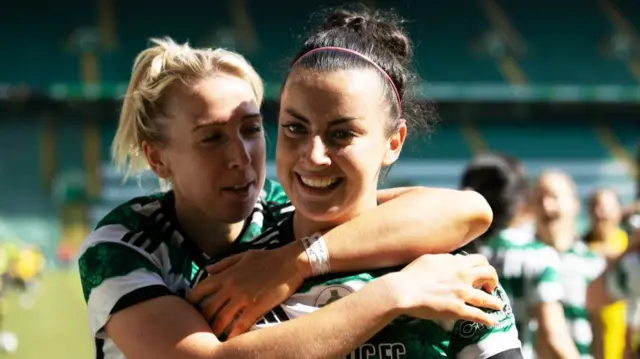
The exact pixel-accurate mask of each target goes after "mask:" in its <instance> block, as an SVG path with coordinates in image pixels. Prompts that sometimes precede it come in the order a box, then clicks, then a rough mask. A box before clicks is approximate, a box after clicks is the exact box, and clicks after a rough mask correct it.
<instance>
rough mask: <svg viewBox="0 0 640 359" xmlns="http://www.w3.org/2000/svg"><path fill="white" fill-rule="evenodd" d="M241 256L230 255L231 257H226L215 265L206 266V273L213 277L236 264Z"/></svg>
mask: <svg viewBox="0 0 640 359" xmlns="http://www.w3.org/2000/svg"><path fill="white" fill-rule="evenodd" d="M242 254H243V253H241V254H235V255H232V256H231V257H227V258H225V259H223V260H221V261H219V262H216V263H215V264H212V265H210V266H207V272H208V273H209V274H210V275H214V274H218V273H220V272H222V271H224V270H226V269H227V268H229V267H231V266H233V265H234V264H236V263H238V262H239V261H240V259H242Z"/></svg>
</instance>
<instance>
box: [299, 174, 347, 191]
mask: <svg viewBox="0 0 640 359" xmlns="http://www.w3.org/2000/svg"><path fill="white" fill-rule="evenodd" d="M300 179H301V180H302V183H304V184H306V185H307V186H309V187H315V188H325V187H329V186H331V185H332V184H334V183H336V182H337V181H338V179H337V178H323V179H318V178H308V177H303V176H300Z"/></svg>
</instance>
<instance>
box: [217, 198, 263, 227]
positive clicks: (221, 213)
mask: <svg viewBox="0 0 640 359" xmlns="http://www.w3.org/2000/svg"><path fill="white" fill-rule="evenodd" d="M254 205H255V202H253V203H251V205H241V206H238V205H237V204H235V205H234V206H225V207H224V208H221V209H218V210H217V211H216V212H217V214H218V215H217V217H218V218H219V220H220V221H221V222H223V223H229V224H233V223H238V222H242V221H244V220H246V219H247V218H249V216H250V215H251V213H252V212H253V208H254Z"/></svg>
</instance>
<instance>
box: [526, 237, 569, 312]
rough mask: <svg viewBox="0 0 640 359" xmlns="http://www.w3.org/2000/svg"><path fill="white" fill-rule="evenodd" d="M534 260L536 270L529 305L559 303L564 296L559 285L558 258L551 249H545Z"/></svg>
mask: <svg viewBox="0 0 640 359" xmlns="http://www.w3.org/2000/svg"><path fill="white" fill-rule="evenodd" d="M537 254H539V258H536V264H535V265H536V266H538V268H536V269H537V270H535V271H534V275H533V293H532V294H533V295H532V297H531V303H532V304H533V305H536V304H540V303H552V302H558V301H560V300H561V299H562V298H563V296H564V291H563V289H562V284H561V283H560V277H559V272H560V256H559V255H558V253H557V252H556V251H555V250H554V249H552V248H551V247H546V248H544V249H543V250H541V251H540V252H539V253H537Z"/></svg>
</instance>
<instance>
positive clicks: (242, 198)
mask: <svg viewBox="0 0 640 359" xmlns="http://www.w3.org/2000/svg"><path fill="white" fill-rule="evenodd" d="M155 43H156V46H154V47H151V48H149V49H147V50H145V51H143V52H142V53H141V54H140V55H139V57H138V58H137V59H136V62H135V64H134V69H133V73H132V78H131V82H130V85H129V89H128V92H127V96H126V97H125V100H124V104H123V110H122V112H121V118H120V123H119V126H118V131H117V133H116V137H115V139H114V155H115V159H116V162H117V163H119V164H121V165H124V167H128V168H129V169H130V170H137V169H142V168H151V170H152V171H153V172H154V173H155V174H156V175H157V176H158V177H159V178H161V179H164V180H167V181H168V182H170V183H171V185H172V190H171V191H168V192H166V193H158V194H155V195H152V196H145V197H140V198H135V199H132V200H131V201H129V202H127V203H125V204H123V205H121V206H118V207H117V208H115V209H114V210H113V211H112V212H111V213H110V214H109V215H107V216H106V217H105V218H104V219H103V220H102V221H100V223H99V224H98V226H97V228H96V229H95V230H94V231H93V232H92V233H91V234H90V236H89V237H88V238H87V239H86V241H85V242H84V244H83V247H82V253H81V256H80V258H79V267H80V277H81V281H82V287H83V292H84V295H85V299H86V300H87V307H88V317H89V326H90V329H91V333H92V336H93V337H94V338H95V346H96V357H97V358H109V359H111V358H124V357H126V358H130V359H135V358H154V359H156V358H160V359H162V358H279V359H282V358H327V357H334V356H335V355H336V353H343V352H349V351H350V350H352V349H353V348H355V347H356V346H357V345H358V344H360V343H362V342H364V341H365V340H366V339H367V338H369V337H370V336H371V335H373V334H374V333H376V332H377V331H378V330H380V329H381V328H382V327H384V325H386V324H387V323H388V322H389V321H391V320H392V319H394V318H395V317H397V316H399V315H403V314H407V315H413V316H416V317H420V318H430V319H442V318H451V319H456V318H461V319H467V320H471V321H477V322H479V323H482V324H492V323H494V322H495V320H494V318H492V316H491V315H490V314H487V313H485V312H483V311H481V310H479V309H477V308H475V307H472V306H471V305H470V304H478V305H481V306H483V307H486V308H490V309H491V308H493V309H497V308H501V307H502V303H501V301H499V300H496V299H495V298H494V297H492V296H491V295H489V294H487V293H485V292H483V291H480V290H476V289H475V288H474V287H473V285H474V284H476V285H477V284H481V283H484V284H486V286H487V287H489V288H492V287H494V286H495V285H496V281H497V278H496V276H495V271H494V270H493V269H492V268H491V267H490V266H488V264H487V262H486V260H484V259H482V258H478V257H470V258H466V257H453V256H451V255H432V256H425V257H421V258H419V259H418V260H417V261H416V262H414V263H413V264H412V265H411V266H409V267H407V268H406V269H405V270H403V271H402V272H400V273H393V274H390V275H387V276H383V277H381V278H379V279H377V280H375V281H373V282H372V283H369V284H367V285H365V286H364V287H363V288H362V289H361V291H359V292H358V293H355V294H354V295H352V296H349V297H348V298H345V299H344V300H340V301H337V302H335V303H333V304H331V305H327V306H326V308H322V309H320V310H318V311H317V312H316V313H312V314H310V315H309V316H305V317H302V318H299V319H294V320H291V321H289V322H288V323H285V324H283V325H280V326H277V327H273V328H266V329H263V330H260V331H255V332H251V333H247V334H243V335H238V334H240V333H242V332H243V325H246V327H248V326H249V325H251V324H253V323H254V322H255V320H256V319H258V318H259V317H260V316H261V315H262V314H263V313H265V312H267V311H268V310H269V309H270V308H272V307H273V306H275V305H277V304H278V303H280V302H282V301H283V300H285V299H286V298H287V297H288V296H289V295H290V294H292V293H293V292H294V291H295V289H296V288H298V287H299V286H300V285H301V283H302V282H303V280H304V279H305V278H307V277H310V276H313V275H319V274H323V273H327V272H336V271H348V270H357V269H361V268H371V267H383V266H391V265H401V264H403V263H408V262H411V261H412V260H414V259H416V258H417V257H419V256H420V255H421V254H423V253H430V252H434V251H435V252H448V251H450V250H452V249H454V248H456V247H458V246H460V245H462V244H464V243H466V242H468V241H469V240H470V239H472V238H474V237H475V236H477V235H478V234H479V233H481V232H482V231H484V230H485V229H486V227H487V226H488V223H489V222H490V217H491V214H490V210H488V206H487V205H486V202H485V201H484V200H483V199H482V198H481V197H480V196H478V195H477V194H472V193H464V192H456V191H447V190H431V189H421V188H408V189H407V188H405V189H393V190H390V191H386V192H384V191H381V192H380V193H379V194H378V195H377V200H378V201H380V203H382V204H381V205H380V206H378V207H376V208H375V209H373V210H372V211H369V212H368V213H365V214H363V215H362V216H360V217H358V218H356V219H353V220H352V221H348V222H346V223H344V224H343V225H340V226H337V227H335V228H332V229H331V230H328V231H323V234H322V236H320V237H314V239H313V240H312V239H307V241H297V242H295V243H291V244H288V245H285V246H283V247H281V248H279V249H276V250H272V251H253V252H247V253H246V255H245V256H243V257H241V258H239V259H238V260H237V262H229V261H227V262H225V264H226V265H227V266H226V267H224V268H220V267H218V268H217V269H216V270H218V271H223V272H222V273H220V274H219V275H217V276H214V277H212V279H214V280H215V279H216V278H219V279H220V281H219V282H218V284H219V285H217V286H215V287H214V288H213V291H212V293H214V294H215V295H214V296H213V297H211V298H210V299H209V300H207V301H205V302H204V303H202V305H201V306H199V307H200V308H201V309H202V310H203V311H204V313H205V314H206V316H207V319H211V318H212V317H213V316H214V314H215V320H213V321H208V320H205V319H204V318H203V316H202V315H201V314H200V312H198V310H197V309H196V308H194V306H192V305H190V304H189V303H188V302H187V301H186V300H185V297H186V295H187V293H188V292H189V291H190V289H191V288H190V287H191V285H192V283H193V279H194V273H196V272H198V270H199V269H201V268H202V267H203V266H204V265H205V264H206V262H207V261H208V260H209V258H212V257H215V256H220V255H221V254H223V253H229V252H233V251H236V250H242V249H246V246H245V245H244V244H243V243H248V241H249V240H250V239H251V238H253V236H255V235H256V234H259V233H260V232H262V231H264V230H267V229H268V228H269V227H270V226H274V225H275V224H277V223H279V222H280V221H281V219H282V218H283V217H284V216H285V215H286V213H288V211H290V210H291V207H290V205H289V204H288V203H287V199H286V196H284V194H283V193H282V188H281V187H280V186H279V184H277V183H275V182H273V181H268V180H267V181H265V170H264V168H265V152H266V151H265V139H264V134H263V132H262V117H261V116H260V112H259V104H260V102H261V100H262V93H263V89H262V82H261V80H260V78H259V77H258V75H257V74H256V73H255V71H254V70H253V69H252V68H251V66H250V65H249V64H248V63H247V62H246V61H245V60H244V59H243V58H242V57H241V56H239V55H238V54H235V53H232V52H229V51H225V50H222V49H216V50H212V49H193V48H191V47H189V46H188V45H179V44H176V43H174V42H173V41H170V40H166V39H165V40H156V41H155ZM385 66H386V65H385ZM344 120H348V119H344ZM425 217H427V218H429V220H428V221H425V220H424V218H425ZM305 244H306V246H305ZM251 245H254V248H255V243H251ZM256 253H257V254H256ZM439 270H445V271H446V273H436V272H437V271H439ZM207 283H208V284H211V283H212V282H211V281H210V280H209V281H207ZM238 288H240V289H246V290H243V291H238V290H237V289H238ZM238 293H250V294H249V295H248V296H245V297H240V298H239V297H238V296H237V295H236V294H238ZM467 303H470V304H467ZM236 313H241V316H240V317H239V318H238V320H236V321H234V322H233V323H234V325H233V326H232V327H230V328H229V330H228V331H227V333H228V334H229V335H228V337H229V339H228V340H227V341H225V342H223V343H221V342H220V340H219V339H218V338H219V336H218V335H217V334H220V333H221V332H222V331H224V329H225V327H226V325H223V324H221V323H229V322H232V321H233V319H234V318H235V314H236ZM247 323H248V324H247ZM211 325H213V328H211ZM246 327H245V328H246ZM214 332H215V333H214Z"/></svg>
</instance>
